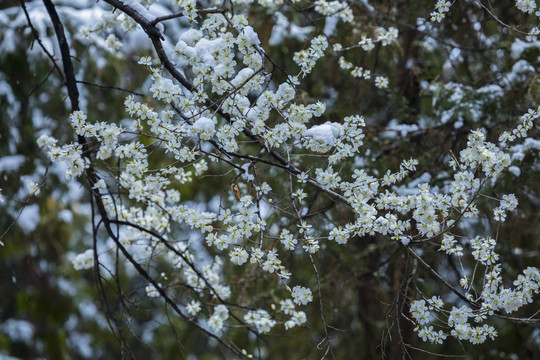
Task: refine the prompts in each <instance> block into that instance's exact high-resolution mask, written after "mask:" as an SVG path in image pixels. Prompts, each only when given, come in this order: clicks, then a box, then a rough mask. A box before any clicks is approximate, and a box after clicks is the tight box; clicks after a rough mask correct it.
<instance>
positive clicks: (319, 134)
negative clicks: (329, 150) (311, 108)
mask: <svg viewBox="0 0 540 360" xmlns="http://www.w3.org/2000/svg"><path fill="white" fill-rule="evenodd" d="M339 131H340V127H339V124H335V123H331V122H326V123H324V124H322V125H316V126H313V127H312V128H311V129H308V130H306V131H305V132H304V135H305V136H309V137H311V138H313V140H316V141H318V142H320V143H322V144H324V145H326V146H334V145H335V144H336V139H337V137H338V136H339Z"/></svg>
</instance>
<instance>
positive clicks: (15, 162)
mask: <svg viewBox="0 0 540 360" xmlns="http://www.w3.org/2000/svg"><path fill="white" fill-rule="evenodd" d="M23 163H24V155H8V156H4V157H2V158H0V173H2V172H11V171H17V170H18V169H19V168H20V167H21V165H22V164H23Z"/></svg>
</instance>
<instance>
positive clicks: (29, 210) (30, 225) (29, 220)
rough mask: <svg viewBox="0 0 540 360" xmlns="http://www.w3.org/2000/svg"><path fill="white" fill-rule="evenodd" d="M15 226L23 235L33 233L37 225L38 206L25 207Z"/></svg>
mask: <svg viewBox="0 0 540 360" xmlns="http://www.w3.org/2000/svg"><path fill="white" fill-rule="evenodd" d="M17 224H18V225H19V226H20V227H21V229H22V231H23V232H24V233H25V234H29V233H31V232H32V231H34V230H35V229H36V227H37V226H38V224H39V205H38V204H32V205H28V206H26V207H25V208H24V209H23V211H22V212H21V215H20V216H19V219H18V220H17Z"/></svg>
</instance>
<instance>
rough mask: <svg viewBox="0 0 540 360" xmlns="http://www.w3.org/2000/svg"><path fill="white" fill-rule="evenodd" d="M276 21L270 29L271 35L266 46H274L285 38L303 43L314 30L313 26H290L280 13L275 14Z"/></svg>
mask: <svg viewBox="0 0 540 360" xmlns="http://www.w3.org/2000/svg"><path fill="white" fill-rule="evenodd" d="M275 16H276V18H277V20H276V24H275V25H274V27H273V28H272V34H271V35H270V39H269V40H268V45H270V46H276V45H278V44H280V43H281V42H282V41H283V39H284V38H285V37H287V38H293V39H297V40H300V41H305V40H306V39H307V38H308V35H309V34H310V33H311V32H312V31H313V29H315V27H314V26H298V25H296V24H291V23H290V22H289V20H288V19H287V17H286V16H285V15H283V14H282V13H280V12H277V13H276V14H275Z"/></svg>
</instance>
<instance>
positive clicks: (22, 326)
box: [2, 319, 34, 344]
mask: <svg viewBox="0 0 540 360" xmlns="http://www.w3.org/2000/svg"><path fill="white" fill-rule="evenodd" d="M2 332H3V333H4V334H6V335H7V336H8V337H9V338H10V339H11V340H14V341H21V342H23V343H25V344H29V343H30V341H32V338H33V337H34V325H32V323H30V322H28V321H26V320H18V319H8V320H6V322H4V323H3V324H2Z"/></svg>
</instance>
